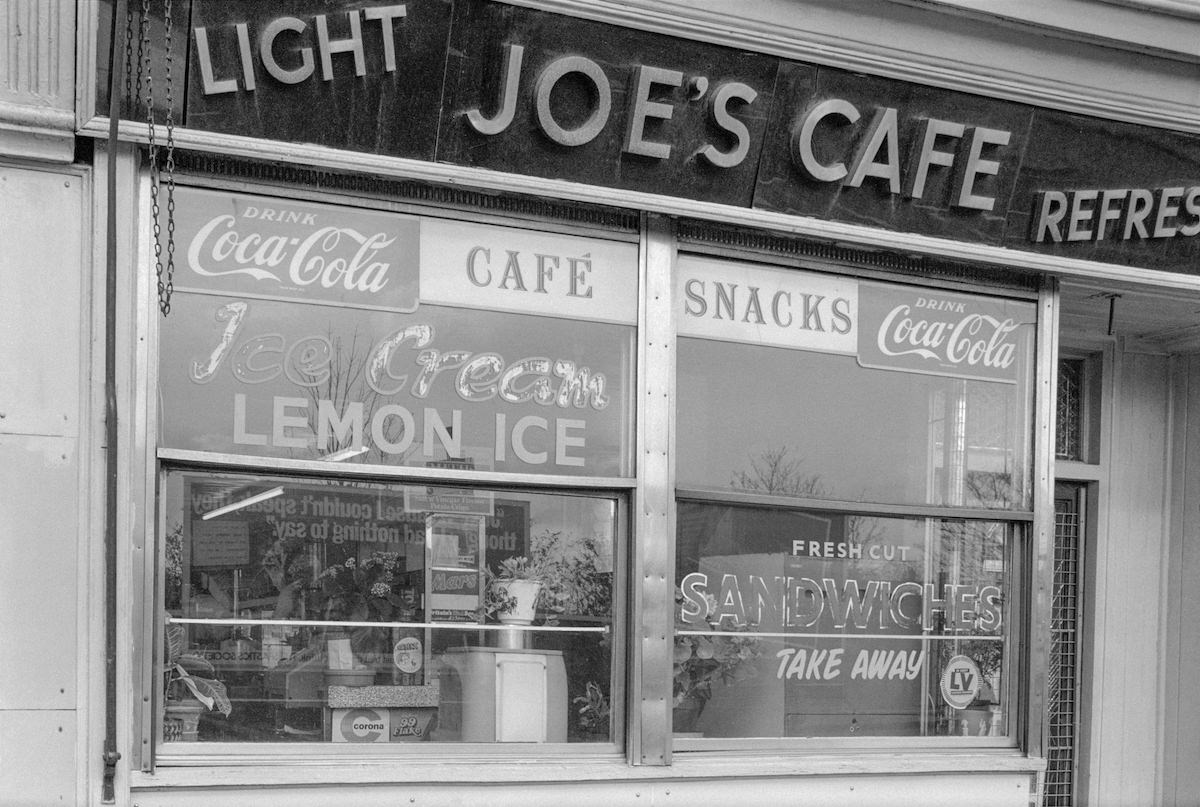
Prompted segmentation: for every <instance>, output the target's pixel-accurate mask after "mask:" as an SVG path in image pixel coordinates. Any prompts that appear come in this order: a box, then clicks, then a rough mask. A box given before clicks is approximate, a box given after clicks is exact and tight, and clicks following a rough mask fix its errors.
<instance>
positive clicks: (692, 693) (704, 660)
mask: <svg viewBox="0 0 1200 807" xmlns="http://www.w3.org/2000/svg"><path fill="white" fill-rule="evenodd" d="M707 600H708V602H707V606H708V608H707V611H706V613H705V615H704V624H705V625H706V626H709V627H711V628H712V629H713V630H727V629H723V628H722V627H721V625H720V623H719V622H718V621H715V620H713V619H712V618H711V616H710V615H711V614H713V613H714V612H715V611H716V610H717V607H716V606H717V604H716V598H714V597H713V596H712V595H711V594H709V595H708V596H707ZM682 605H683V593H682V592H681V591H679V590H676V592H675V631H676V634H675V656H674V666H673V672H674V681H673V685H672V694H673V696H674V697H673V701H672V706H673V707H675V708H678V707H680V706H686V705H688V703H689V702H690V703H691V704H692V705H693V708H694V710H695V714H696V716H699V713H700V712H701V711H703V709H704V706H705V705H706V704H707V703H708V701H709V699H710V698H711V697H712V694H713V684H714V683H716V682H720V683H721V684H723V685H729V684H732V683H734V682H735V681H739V680H742V678H744V677H747V676H749V675H751V674H753V670H754V668H753V667H747V666H746V665H747V664H748V663H749V662H752V661H754V660H755V659H757V658H758V657H759V656H760V655H762V651H761V650H760V648H759V642H758V639H756V638H754V637H752V636H737V635H720V636H693V635H680V634H679V631H681V630H694V629H695V628H696V625H695V623H688V622H685V621H683V619H682V616H681V615H682Z"/></svg>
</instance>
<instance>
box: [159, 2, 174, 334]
mask: <svg viewBox="0 0 1200 807" xmlns="http://www.w3.org/2000/svg"><path fill="white" fill-rule="evenodd" d="M163 1H164V7H163V18H164V20H165V23H166V27H167V36H166V52H167V282H166V284H165V286H163V288H162V290H161V291H160V292H159V307H160V308H161V309H162V313H163V316H164V317H165V316H166V315H167V314H169V313H170V312H171V295H172V294H174V292H175V95H174V84H173V82H172V81H171V65H172V56H171V0H163ZM160 285H162V284H161V283H160Z"/></svg>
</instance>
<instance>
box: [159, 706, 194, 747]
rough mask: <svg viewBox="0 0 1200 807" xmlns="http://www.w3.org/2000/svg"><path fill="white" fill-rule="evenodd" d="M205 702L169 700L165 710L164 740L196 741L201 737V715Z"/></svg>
mask: <svg viewBox="0 0 1200 807" xmlns="http://www.w3.org/2000/svg"><path fill="white" fill-rule="evenodd" d="M203 711H204V704H202V703H200V701H196V700H186V701H167V705H166V708H165V709H164V710H163V740H164V741H166V742H177V741H182V742H195V741H196V740H197V739H199V736H198V735H199V730H200V715H201V713H202V712H203Z"/></svg>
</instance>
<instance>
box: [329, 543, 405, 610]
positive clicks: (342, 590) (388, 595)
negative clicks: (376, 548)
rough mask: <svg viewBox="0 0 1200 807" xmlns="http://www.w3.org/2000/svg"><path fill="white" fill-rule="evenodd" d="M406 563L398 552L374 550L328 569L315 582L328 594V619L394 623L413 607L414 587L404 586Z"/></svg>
mask: <svg viewBox="0 0 1200 807" xmlns="http://www.w3.org/2000/svg"><path fill="white" fill-rule="evenodd" d="M403 565H404V564H403V562H402V561H401V560H400V555H399V554H398V553H396V552H372V553H371V556H370V557H368V558H366V559H364V560H362V561H361V562H360V561H359V560H358V559H356V558H353V557H350V558H347V559H346V560H345V561H344V562H342V563H339V564H335V565H333V566H330V567H328V568H326V569H325V570H324V571H322V572H321V573H320V574H319V575H317V577H316V580H315V581H314V582H313V585H314V586H316V587H317V588H319V589H320V590H321V592H322V594H323V595H324V597H325V606H324V611H325V618H326V619H344V620H347V621H351V622H393V621H398V620H399V619H400V617H401V616H404V617H406V618H407V617H409V616H411V612H412V610H413V598H412V592H411V590H407V588H406V587H405V586H404V585H402V583H403V582H404V581H403V578H402V573H403V571H404V569H403Z"/></svg>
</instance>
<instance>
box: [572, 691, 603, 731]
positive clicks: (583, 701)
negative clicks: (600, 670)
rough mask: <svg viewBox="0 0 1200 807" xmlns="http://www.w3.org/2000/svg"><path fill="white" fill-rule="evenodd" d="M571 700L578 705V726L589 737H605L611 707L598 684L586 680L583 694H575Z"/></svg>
mask: <svg viewBox="0 0 1200 807" xmlns="http://www.w3.org/2000/svg"><path fill="white" fill-rule="evenodd" d="M573 702H574V703H575V704H576V705H577V706H578V707H579V710H578V714H579V728H580V729H581V730H582V731H583V732H584V733H585V734H586V735H588V736H589V737H593V738H594V737H599V738H601V739H607V737H608V728H609V717H610V715H611V713H612V707H611V705H610V704H609V702H608V697H607V696H606V695H605V694H604V690H602V689H601V688H600V685H599V684H597V683H596V682H595V681H588V682H587V685H586V687H585V688H584V694H582V695H579V696H577V697H576V698H575V699H574V701H573Z"/></svg>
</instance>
